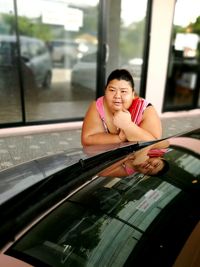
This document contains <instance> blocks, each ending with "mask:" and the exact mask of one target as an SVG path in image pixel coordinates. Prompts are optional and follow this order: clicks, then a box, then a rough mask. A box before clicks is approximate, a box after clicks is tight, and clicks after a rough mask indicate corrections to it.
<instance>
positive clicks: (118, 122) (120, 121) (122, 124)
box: [113, 109, 132, 129]
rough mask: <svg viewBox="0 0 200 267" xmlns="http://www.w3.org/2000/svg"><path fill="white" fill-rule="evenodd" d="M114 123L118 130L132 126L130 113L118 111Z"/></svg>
mask: <svg viewBox="0 0 200 267" xmlns="http://www.w3.org/2000/svg"><path fill="white" fill-rule="evenodd" d="M113 123H114V125H115V126H116V127H117V128H120V129H125V128H127V126H128V125H130V123H132V121H131V114H130V112H129V111H128V110H126V109H124V110H119V111H116V112H115V114H114V116H113Z"/></svg>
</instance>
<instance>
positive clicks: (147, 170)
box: [134, 157, 164, 175]
mask: <svg viewBox="0 0 200 267" xmlns="http://www.w3.org/2000/svg"><path fill="white" fill-rule="evenodd" d="M163 167H164V162H163V160H162V159H161V158H159V157H158V158H149V159H148V160H146V161H145V162H143V163H142V164H139V165H134V170H136V171H138V172H141V173H143V174H147V175H155V174H157V173H158V172H159V171H161V170H162V169H163Z"/></svg>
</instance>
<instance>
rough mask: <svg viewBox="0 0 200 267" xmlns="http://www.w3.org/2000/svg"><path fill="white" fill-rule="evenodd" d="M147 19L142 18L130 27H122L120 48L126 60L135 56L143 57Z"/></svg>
mask: <svg viewBox="0 0 200 267" xmlns="http://www.w3.org/2000/svg"><path fill="white" fill-rule="evenodd" d="M144 26H145V21H144V20H142V21H140V22H137V23H133V24H131V25H130V26H129V27H126V28H122V31H121V38H120V47H121V48H120V49H121V55H122V58H123V59H125V62H126V61H127V60H128V59H130V58H134V57H142V55H143V45H144V34H141V33H143V32H144Z"/></svg>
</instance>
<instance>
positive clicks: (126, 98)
mask: <svg viewBox="0 0 200 267" xmlns="http://www.w3.org/2000/svg"><path fill="white" fill-rule="evenodd" d="M133 98H134V92H133V88H132V87H131V85H130V83H129V82H128V81H125V80H117V79H115V80H112V81H110V82H109V84H108V85H107V87H106V90H105V100H106V104H107V106H108V108H109V109H110V111H111V112H113V113H114V112H115V111H118V110H122V109H123V108H124V109H129V107H130V106H131V104H132V100H133Z"/></svg>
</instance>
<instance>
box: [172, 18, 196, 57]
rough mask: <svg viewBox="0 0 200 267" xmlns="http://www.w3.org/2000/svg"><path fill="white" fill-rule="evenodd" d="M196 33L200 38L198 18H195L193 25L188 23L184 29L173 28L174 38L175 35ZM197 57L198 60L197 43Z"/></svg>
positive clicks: (179, 27)
mask: <svg viewBox="0 0 200 267" xmlns="http://www.w3.org/2000/svg"><path fill="white" fill-rule="evenodd" d="M186 32H190V33H196V34H198V35H199V36H200V16H199V17H197V18H196V21H195V22H194V23H189V24H188V25H187V26H186V27H181V26H174V38H175V36H176V34H177V33H186ZM197 51H198V53H197V56H198V58H200V42H199V43H198V48H197Z"/></svg>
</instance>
